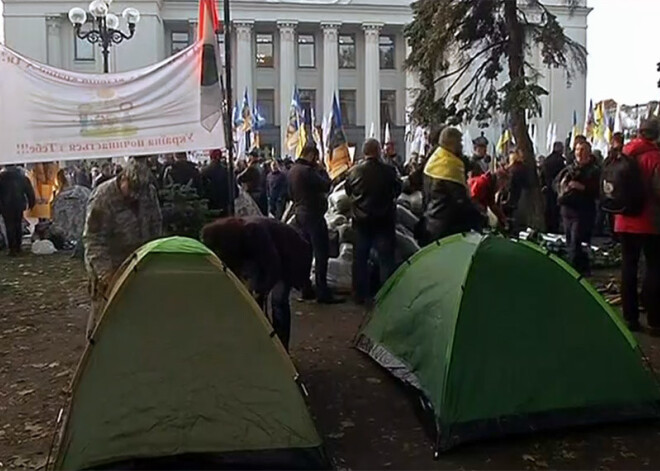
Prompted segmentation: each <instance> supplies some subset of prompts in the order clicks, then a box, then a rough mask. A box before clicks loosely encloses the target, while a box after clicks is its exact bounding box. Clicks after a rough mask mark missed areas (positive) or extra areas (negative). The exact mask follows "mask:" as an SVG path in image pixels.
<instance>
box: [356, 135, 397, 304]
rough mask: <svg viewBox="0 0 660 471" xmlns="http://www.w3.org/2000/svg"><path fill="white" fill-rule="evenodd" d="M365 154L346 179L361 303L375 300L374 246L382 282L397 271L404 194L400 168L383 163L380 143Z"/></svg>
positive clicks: (373, 143) (371, 143) (369, 146)
mask: <svg viewBox="0 0 660 471" xmlns="http://www.w3.org/2000/svg"><path fill="white" fill-rule="evenodd" d="M362 153H363V154H364V157H365V159H364V160H363V161H362V162H361V163H360V164H359V165H357V166H356V167H353V169H352V170H351V171H350V173H349V174H348V178H347V179H346V194H347V195H348V196H349V197H350V198H351V206H352V209H353V228H354V229H355V236H356V242H355V255H354V257H353V284H354V288H355V295H356V302H357V303H358V304H363V303H364V302H366V301H367V300H368V299H369V298H370V297H371V290H370V287H369V269H368V266H369V254H370V252H371V248H372V247H374V248H375V249H376V251H377V252H378V261H379V265H380V281H381V282H384V281H385V280H387V278H389V277H390V275H391V274H392V273H393V272H394V270H395V268H396V267H395V261H394V252H395V248H396V236H395V230H394V227H395V225H396V203H395V200H396V198H397V197H398V196H399V194H401V182H400V181H399V178H398V177H397V175H396V169H395V168H394V167H392V166H391V165H387V164H385V163H383V162H382V161H381V160H380V144H379V143H378V141H377V140H375V139H368V140H367V141H366V142H365V143H364V146H363V147H362Z"/></svg>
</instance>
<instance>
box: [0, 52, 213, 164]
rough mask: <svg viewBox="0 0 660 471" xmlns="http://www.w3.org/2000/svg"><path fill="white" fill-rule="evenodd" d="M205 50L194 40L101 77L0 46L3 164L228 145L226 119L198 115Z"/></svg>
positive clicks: (0, 156) (0, 158)
mask: <svg viewBox="0 0 660 471" xmlns="http://www.w3.org/2000/svg"><path fill="white" fill-rule="evenodd" d="M201 51H202V46H201V44H200V43H197V44H195V45H193V46H191V47H189V48H188V49H186V50H184V51H181V52H180V53H178V54H177V55H175V56H172V57H170V58H169V59H167V60H165V61H163V62H161V63H159V64H155V65H152V66H149V67H146V68H144V69H139V70H134V71H131V72H125V73H119V74H105V75H96V74H80V73H75V72H69V71H65V70H60V69H55V68H53V67H49V66H46V65H43V64H38V63H36V62H33V61H31V60H30V59H26V58H25V57H22V56H20V55H18V54H16V53H15V52H14V51H12V50H10V49H8V48H6V47H5V46H3V45H0V77H1V79H0V164H8V163H30V162H43V161H52V160H69V159H87V158H103V157H121V156H131V155H148V154H159V153H165V152H176V151H192V150H205V149H215V148H221V147H224V143H225V140H224V128H223V126H224V125H223V121H222V119H219V120H217V121H215V122H214V123H213V124H212V125H211V126H209V124H208V121H206V122H202V121H203V120H202V119H201V118H200V116H201V114H200V110H201V100H202V99H203V98H202V94H201V93H200V83H201V82H200V77H201V67H202V53H201ZM218 86H219V85H218ZM219 101H220V100H218V103H217V106H218V115H220V107H221V103H220V102H219ZM205 106H208V105H207V104H205ZM207 128H208V129H207Z"/></svg>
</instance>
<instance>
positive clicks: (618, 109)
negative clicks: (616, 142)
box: [614, 104, 623, 132]
mask: <svg viewBox="0 0 660 471" xmlns="http://www.w3.org/2000/svg"><path fill="white" fill-rule="evenodd" d="M614 132H623V126H622V125H621V104H618V105H616V114H615V115H614Z"/></svg>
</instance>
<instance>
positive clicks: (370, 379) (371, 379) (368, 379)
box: [367, 378, 382, 384]
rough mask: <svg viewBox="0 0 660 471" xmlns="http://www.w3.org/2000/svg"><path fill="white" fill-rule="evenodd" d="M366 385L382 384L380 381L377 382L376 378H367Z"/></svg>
mask: <svg viewBox="0 0 660 471" xmlns="http://www.w3.org/2000/svg"><path fill="white" fill-rule="evenodd" d="M367 383H371V384H380V383H382V381H381V380H379V379H378V378H367Z"/></svg>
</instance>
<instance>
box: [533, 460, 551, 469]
mask: <svg viewBox="0 0 660 471" xmlns="http://www.w3.org/2000/svg"><path fill="white" fill-rule="evenodd" d="M536 466H538V467H539V468H548V467H549V466H548V463H547V462H545V461H537V462H536Z"/></svg>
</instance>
